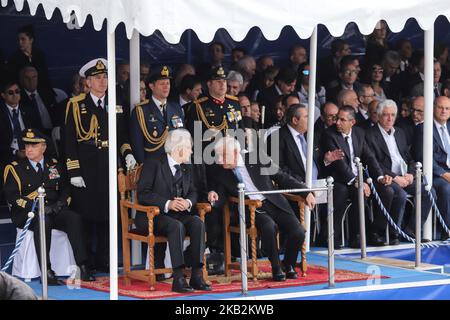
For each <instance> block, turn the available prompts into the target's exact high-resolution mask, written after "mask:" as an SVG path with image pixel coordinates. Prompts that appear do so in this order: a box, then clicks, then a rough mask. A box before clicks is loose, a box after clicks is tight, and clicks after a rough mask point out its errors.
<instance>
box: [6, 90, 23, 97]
mask: <svg viewBox="0 0 450 320" xmlns="http://www.w3.org/2000/svg"><path fill="white" fill-rule="evenodd" d="M6 93H7V94H8V95H10V96H12V95H14V94H20V89H16V90H8V91H6Z"/></svg>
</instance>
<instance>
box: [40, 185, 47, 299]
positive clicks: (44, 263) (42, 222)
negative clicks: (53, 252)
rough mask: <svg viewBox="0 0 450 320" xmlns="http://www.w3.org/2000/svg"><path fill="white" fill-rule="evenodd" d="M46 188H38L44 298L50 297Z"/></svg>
mask: <svg viewBox="0 0 450 320" xmlns="http://www.w3.org/2000/svg"><path fill="white" fill-rule="evenodd" d="M44 198H45V189H44V188H43V187H39V188H38V199H39V233H40V239H41V281H42V300H47V299H48V285H47V250H46V247H47V245H46V241H45V201H44Z"/></svg>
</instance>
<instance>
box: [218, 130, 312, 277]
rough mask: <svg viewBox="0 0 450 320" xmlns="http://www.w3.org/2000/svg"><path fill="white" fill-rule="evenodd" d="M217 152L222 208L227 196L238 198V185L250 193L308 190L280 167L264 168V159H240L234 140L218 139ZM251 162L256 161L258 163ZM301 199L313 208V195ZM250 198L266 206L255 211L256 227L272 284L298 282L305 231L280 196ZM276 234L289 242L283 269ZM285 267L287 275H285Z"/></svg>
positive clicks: (219, 192) (267, 195)
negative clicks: (275, 184)
mask: <svg viewBox="0 0 450 320" xmlns="http://www.w3.org/2000/svg"><path fill="white" fill-rule="evenodd" d="M214 152H215V154H216V157H217V162H218V163H219V164H220V166H221V167H219V168H218V170H217V179H216V181H218V182H219V183H217V185H216V186H215V187H214V191H216V192H217V193H218V195H219V196H218V206H219V207H220V206H221V204H223V203H224V202H225V201H226V199H227V197H228V196H237V185H238V183H239V182H241V183H244V184H245V189H246V190H247V191H270V190H274V186H273V182H272V181H275V182H276V183H277V185H278V187H280V188H306V186H305V185H304V184H303V183H300V182H298V181H297V180H295V179H294V178H292V177H290V176H289V175H288V174H286V173H284V172H282V171H279V170H278V167H277V166H275V165H272V166H271V167H265V166H263V165H262V164H261V159H257V158H256V157H255V159H253V158H254V157H252V156H253V154H249V153H247V154H245V156H244V155H241V147H240V144H239V142H238V141H237V140H235V139H234V138H231V137H224V138H221V139H219V140H218V141H217V143H216V144H215V146H214ZM252 160H256V161H254V162H255V163H253V161H252ZM300 195H301V196H303V197H304V198H305V201H306V205H307V206H308V207H310V208H311V209H312V208H314V205H315V199H314V196H313V194H312V193H301V194H300ZM249 198H250V199H255V200H261V201H262V202H263V205H262V207H261V208H260V209H258V210H257V211H256V227H257V229H258V232H259V233H260V235H261V242H262V248H263V250H264V252H265V253H266V254H267V256H268V257H269V260H270V263H271V265H272V278H273V280H274V281H284V280H286V277H287V278H289V279H295V278H297V273H296V271H295V269H294V267H295V263H296V260H297V256H298V252H299V251H300V248H301V247H302V245H303V241H304V240H305V229H304V228H303V226H302V225H301V224H300V222H299V220H298V219H297V218H296V216H295V214H294V212H293V211H292V208H291V206H290V205H289V203H288V201H287V200H286V199H285V198H284V197H283V196H282V195H281V194H265V195H251V196H249ZM247 221H248V219H247ZM277 230H279V231H280V233H282V234H284V236H285V237H286V239H287V241H286V243H287V245H286V249H285V256H284V261H283V266H281V262H280V258H279V256H278V246H277ZM282 267H283V269H284V270H285V272H286V273H284V272H283V271H282Z"/></svg>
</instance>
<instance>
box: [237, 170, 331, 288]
mask: <svg viewBox="0 0 450 320" xmlns="http://www.w3.org/2000/svg"><path fill="white" fill-rule="evenodd" d="M333 182H334V180H333V178H332V177H328V178H327V186H326V187H323V188H305V189H284V190H271V191H245V185H244V184H243V183H239V184H238V195H239V227H240V243H241V259H240V260H241V261H240V263H241V282H242V283H241V288H242V290H241V292H242V295H247V293H248V277H247V235H246V227H247V226H246V222H245V196H250V195H257V194H263V195H264V194H279V193H298V192H314V191H326V192H327V202H328V204H327V205H328V286H329V287H330V288H332V287H334V228H333V210H334V209H333Z"/></svg>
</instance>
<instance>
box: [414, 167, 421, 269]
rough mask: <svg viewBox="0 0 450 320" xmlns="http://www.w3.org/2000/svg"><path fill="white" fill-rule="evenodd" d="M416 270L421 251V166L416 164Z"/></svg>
mask: <svg viewBox="0 0 450 320" xmlns="http://www.w3.org/2000/svg"><path fill="white" fill-rule="evenodd" d="M415 206H416V268H419V267H420V263H421V250H420V245H421V243H422V225H421V224H422V218H421V207H422V164H421V163H420V162H417V163H416V201H415Z"/></svg>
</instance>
